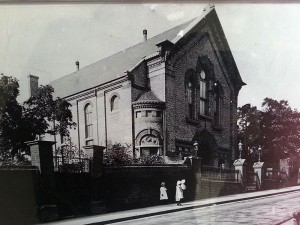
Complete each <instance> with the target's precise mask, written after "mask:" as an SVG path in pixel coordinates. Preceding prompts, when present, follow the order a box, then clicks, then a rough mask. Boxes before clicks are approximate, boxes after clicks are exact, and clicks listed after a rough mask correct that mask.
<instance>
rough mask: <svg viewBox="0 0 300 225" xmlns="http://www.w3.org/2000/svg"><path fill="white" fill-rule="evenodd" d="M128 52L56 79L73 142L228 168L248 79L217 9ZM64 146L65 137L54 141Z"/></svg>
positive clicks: (208, 9)
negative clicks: (70, 117) (239, 103)
mask: <svg viewBox="0 0 300 225" xmlns="http://www.w3.org/2000/svg"><path fill="white" fill-rule="evenodd" d="M143 34H144V42H142V43H139V44H137V45H135V46H132V47H130V48H128V49H126V50H124V51H121V52H119V53H117V54H114V55H112V56H110V57H107V58H105V59H102V60H100V61H98V62H96V63H93V64H91V65H89V66H86V67H84V68H81V69H80V68H79V62H76V65H77V71H76V72H74V73H72V74H69V75H67V76H64V77H62V78H59V79H57V80H54V81H53V82H51V83H50V84H51V85H52V86H53V87H54V89H55V96H59V97H62V98H65V99H66V100H68V101H69V102H70V103H71V104H72V107H71V110H72V112H73V120H74V122H76V123H77V126H78V127H77V129H76V130H72V131H71V138H72V141H73V142H74V143H75V144H76V145H77V146H78V147H79V148H82V147H83V146H86V145H100V146H107V144H108V143H110V142H112V143H114V142H117V143H128V144H130V145H131V146H132V149H133V154H134V155H135V156H136V157H142V156H143V155H150V154H157V153H158V154H161V155H166V156H176V155H181V156H185V155H191V154H193V151H194V143H196V142H197V143H198V151H197V154H198V156H199V157H201V158H202V163H203V164H205V165H210V166H220V165H221V164H225V166H226V167H229V166H230V165H231V164H232V161H233V159H234V158H235V150H236V146H237V140H236V139H237V129H236V119H237V115H236V110H237V100H238V93H239V91H240V89H241V87H242V86H243V85H245V83H244V82H243V81H242V79H241V76H240V74H239V71H238V69H237V66H236V64H235V61H234V58H233V56H232V53H231V51H230V48H229V46H228V43H227V40H226V37H225V34H224V31H223V29H222V26H221V24H220V21H219V19H218V16H217V13H216V11H215V8H214V7H213V6H211V5H210V6H208V7H206V8H205V9H204V11H203V14H202V15H201V16H199V17H198V18H195V19H193V20H190V21H188V22H186V23H183V24H181V25H179V26H176V27H174V28H172V29H170V30H168V31H165V32H163V33H161V34H159V35H157V36H155V37H153V38H150V39H147V31H146V30H144V31H143ZM55 140H56V142H57V146H59V145H60V144H62V142H63V138H61V137H59V136H57V137H55Z"/></svg>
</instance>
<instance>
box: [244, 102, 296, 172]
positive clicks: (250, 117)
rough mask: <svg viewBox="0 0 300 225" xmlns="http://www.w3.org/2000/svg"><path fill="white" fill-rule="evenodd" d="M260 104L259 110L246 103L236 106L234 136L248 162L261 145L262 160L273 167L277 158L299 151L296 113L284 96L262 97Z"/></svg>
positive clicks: (276, 163) (289, 155) (255, 158)
mask: <svg viewBox="0 0 300 225" xmlns="http://www.w3.org/2000/svg"><path fill="white" fill-rule="evenodd" d="M262 107H263V108H262V110H261V111H259V110H257V108H256V107H254V106H251V105H250V104H246V105H244V106H242V107H240V108H238V138H239V140H241V141H242V143H243V149H244V151H243V158H246V159H247V160H248V162H249V161H250V163H251V162H253V161H256V160H257V153H258V152H257V149H258V146H261V148H262V150H263V152H262V153H263V156H262V160H263V161H264V162H266V163H267V164H269V165H272V166H275V167H277V166H278V162H279V159H282V158H287V157H291V156H294V155H295V154H296V155H297V154H298V153H299V150H300V113H299V112H298V111H297V110H292V109H291V107H290V106H289V103H288V101H285V100H281V101H277V100H273V99H271V98H265V99H264V101H263V103H262Z"/></svg>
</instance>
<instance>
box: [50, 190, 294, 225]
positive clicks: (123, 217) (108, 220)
mask: <svg viewBox="0 0 300 225" xmlns="http://www.w3.org/2000/svg"><path fill="white" fill-rule="evenodd" d="M295 191H300V186H293V187H286V188H281V189H272V190H265V191H257V192H249V193H242V194H236V195H228V196H221V197H215V198H209V199H203V200H197V201H192V202H185V203H183V205H182V206H177V205H176V203H174V204H169V205H159V206H152V207H147V208H139V209H133V210H127V211H120V212H113V213H106V214H101V215H95V216H86V217H80V218H72V219H67V220H63V221H59V222H52V223H46V224H47V225H82V224H94V225H96V224H97V225H101V224H112V223H116V222H122V221H128V220H132V219H140V218H147V217H149V216H155V215H161V214H167V213H173V212H178V211H183V210H190V209H195V208H201V207H207V206H212V205H220V204H225V203H231V202H236V201H243V200H249V199H254V198H260V197H268V196H272V195H277V194H284V193H289V192H295ZM279 224H283V225H290V224H293V223H292V219H291V220H288V221H282V222H281V223H278V225H279Z"/></svg>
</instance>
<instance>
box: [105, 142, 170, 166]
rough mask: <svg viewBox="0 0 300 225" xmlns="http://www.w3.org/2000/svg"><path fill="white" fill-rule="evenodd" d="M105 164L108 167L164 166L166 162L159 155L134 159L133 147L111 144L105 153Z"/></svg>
mask: <svg viewBox="0 0 300 225" xmlns="http://www.w3.org/2000/svg"><path fill="white" fill-rule="evenodd" d="M104 164H106V165H156V164H164V160H163V158H162V157H161V156H159V155H156V154H155V155H149V156H142V157H140V158H133V156H132V150H131V146H130V145H129V144H120V143H115V144H111V143H110V144H109V145H108V148H107V150H106V151H105V153H104Z"/></svg>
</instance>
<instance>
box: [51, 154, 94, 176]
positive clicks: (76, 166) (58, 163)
mask: <svg viewBox="0 0 300 225" xmlns="http://www.w3.org/2000/svg"><path fill="white" fill-rule="evenodd" d="M53 163H54V171H57V172H71V173H88V172H89V170H90V164H91V160H90V159H88V158H79V157H74V158H65V157H62V156H53Z"/></svg>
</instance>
